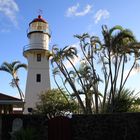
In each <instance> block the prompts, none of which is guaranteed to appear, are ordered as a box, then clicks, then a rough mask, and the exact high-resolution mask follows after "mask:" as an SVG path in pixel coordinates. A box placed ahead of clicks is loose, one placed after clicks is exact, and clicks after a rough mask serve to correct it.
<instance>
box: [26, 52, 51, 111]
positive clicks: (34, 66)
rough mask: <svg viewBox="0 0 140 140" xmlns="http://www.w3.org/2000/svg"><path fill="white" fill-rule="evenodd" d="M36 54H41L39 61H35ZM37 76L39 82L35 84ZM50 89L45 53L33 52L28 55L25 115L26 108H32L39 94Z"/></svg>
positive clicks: (47, 62)
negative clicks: (39, 76)
mask: <svg viewBox="0 0 140 140" xmlns="http://www.w3.org/2000/svg"><path fill="white" fill-rule="evenodd" d="M37 54H41V61H39V62H38V61H37ZM37 74H40V75H41V82H37V81H36V80H37V79H36V78H37ZM48 89H50V73H49V61H48V60H47V57H46V55H45V52H39V51H37V52H34V53H31V54H30V55H28V74H27V81H26V94H25V111H24V112H25V113H28V111H27V108H34V107H35V106H36V103H37V102H38V97H39V94H41V93H42V92H45V91H47V90H48Z"/></svg>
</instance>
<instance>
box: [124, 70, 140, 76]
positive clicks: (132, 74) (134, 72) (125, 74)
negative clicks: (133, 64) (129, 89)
mask: <svg viewBox="0 0 140 140" xmlns="http://www.w3.org/2000/svg"><path fill="white" fill-rule="evenodd" d="M128 72H129V70H126V71H124V77H126V76H127V75H128ZM139 72H140V68H138V69H135V68H134V69H133V70H132V71H131V73H130V75H129V77H132V76H135V75H136V74H138V73H139Z"/></svg>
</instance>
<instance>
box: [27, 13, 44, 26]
mask: <svg viewBox="0 0 140 140" xmlns="http://www.w3.org/2000/svg"><path fill="white" fill-rule="evenodd" d="M33 22H44V23H47V22H46V20H45V19H43V18H42V16H41V15H38V17H37V18H35V19H33V21H32V22H30V24H31V23H33ZM30 24H29V25H30Z"/></svg>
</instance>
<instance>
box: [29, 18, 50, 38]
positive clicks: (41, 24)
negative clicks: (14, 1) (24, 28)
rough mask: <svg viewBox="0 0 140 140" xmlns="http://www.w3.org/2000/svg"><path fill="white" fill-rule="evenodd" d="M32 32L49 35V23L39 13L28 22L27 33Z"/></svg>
mask: <svg viewBox="0 0 140 140" xmlns="http://www.w3.org/2000/svg"><path fill="white" fill-rule="evenodd" d="M34 32H42V33H47V34H48V35H49V36H50V32H49V25H48V23H47V21H46V20H45V19H43V18H42V16H41V15H39V16H38V17H37V18H35V19H33V20H32V21H31V22H30V23H29V29H28V35H29V34H31V33H34Z"/></svg>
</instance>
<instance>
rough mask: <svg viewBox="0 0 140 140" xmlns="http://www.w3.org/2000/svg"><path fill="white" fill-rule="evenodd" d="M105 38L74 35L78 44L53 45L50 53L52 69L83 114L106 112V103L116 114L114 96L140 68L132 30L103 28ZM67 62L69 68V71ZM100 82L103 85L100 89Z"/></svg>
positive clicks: (115, 27) (137, 47) (138, 46)
mask: <svg viewBox="0 0 140 140" xmlns="http://www.w3.org/2000/svg"><path fill="white" fill-rule="evenodd" d="M102 35H103V41H102V40H100V38H99V37H97V36H90V35H89V34H87V33H84V34H82V35H75V37H76V38H78V40H79V45H77V46H76V47H74V46H66V47H64V48H63V49H59V48H58V47H57V46H54V47H53V48H52V51H50V52H49V53H48V56H49V57H50V56H51V58H52V59H51V61H52V65H53V68H54V69H57V70H59V73H60V74H61V77H62V78H63V79H64V80H63V81H66V84H67V86H68V87H69V88H70V90H72V91H71V93H72V95H74V96H76V97H77V100H78V102H79V105H80V107H81V109H82V110H83V113H84V114H91V113H99V112H104V109H105V105H106V102H108V104H109V105H111V107H110V112H114V110H113V108H114V98H115V94H118V98H119V96H120V93H121V91H122V90H123V88H124V86H125V84H126V81H127V80H128V77H129V76H130V73H131V72H132V70H133V69H134V68H138V67H139V64H138V60H139V59H140V57H139V55H140V51H139V48H140V43H139V42H137V40H136V39H135V37H134V35H133V33H132V32H131V31H130V30H128V29H124V28H122V27H121V26H114V27H113V28H111V29H108V28H107V26H102ZM77 49H78V50H77ZM78 51H79V52H78ZM76 59H77V61H78V62H77V64H76V65H75V63H74V62H75V60H76ZM68 63H69V65H70V66H71V67H70V68H67V64H68ZM126 67H127V69H129V71H128V73H127V74H125V70H126V69H125V68H126ZM55 78H56V77H55ZM55 80H56V79H55ZM101 82H102V83H103V86H99V85H101ZM59 84H60V83H59ZM101 87H102V89H101ZM101 92H102V94H101ZM81 93H82V96H81ZM100 95H102V96H100ZM83 96H84V97H85V100H84V101H83ZM101 97H103V99H102V100H101Z"/></svg>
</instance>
